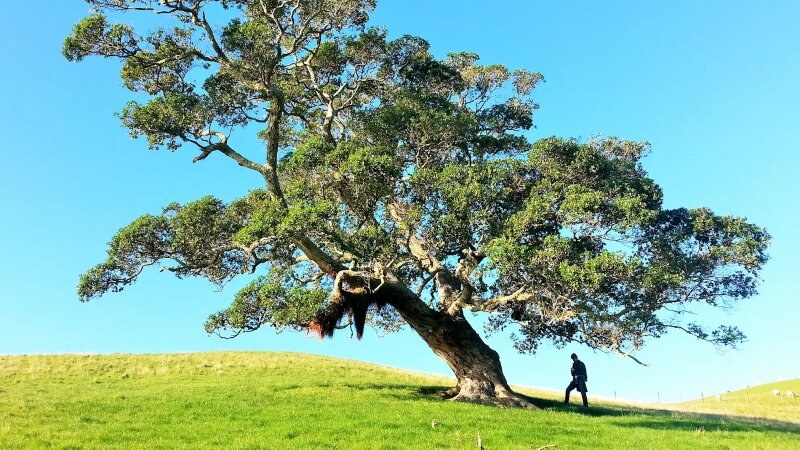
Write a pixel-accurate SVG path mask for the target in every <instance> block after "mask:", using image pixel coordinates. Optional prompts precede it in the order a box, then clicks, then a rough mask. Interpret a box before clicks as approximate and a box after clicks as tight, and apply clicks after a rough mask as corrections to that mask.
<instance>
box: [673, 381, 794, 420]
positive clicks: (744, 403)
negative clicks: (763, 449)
mask: <svg viewBox="0 0 800 450" xmlns="http://www.w3.org/2000/svg"><path fill="white" fill-rule="evenodd" d="M775 389H777V390H780V391H781V394H782V395H781V396H780V397H776V396H774V395H773V394H772V391H773V390H775ZM786 391H793V392H795V393H796V394H800V378H798V379H794V380H789V381H781V382H779V383H770V384H763V385H760V386H754V387H751V388H749V389H743V390H741V391H734V392H726V393H723V394H720V395H719V397H717V395H712V396H710V397H708V398H705V399H701V400H694V401H691V402H686V403H681V404H679V405H675V406H677V408H680V409H681V410H684V411H696V412H703V413H712V414H730V415H736V416H750V417H761V418H767V419H775V420H783V421H788V422H798V423H800V400H798V399H796V398H795V399H790V398H787V397H786V396H785V394H786Z"/></svg>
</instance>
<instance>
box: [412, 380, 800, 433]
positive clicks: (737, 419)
mask: <svg viewBox="0 0 800 450" xmlns="http://www.w3.org/2000/svg"><path fill="white" fill-rule="evenodd" d="M445 389H446V387H445V386H423V387H415V388H414V389H413V391H412V392H411V395H412V397H415V398H418V399H425V400H430V401H433V400H439V399H440V398H441V397H440V396H439V394H441V392H442V391H443V390H445ZM517 394H518V395H519V396H520V397H523V398H524V399H526V400H528V401H529V402H531V403H533V404H534V405H536V406H537V407H539V408H541V409H544V410H551V411H561V412H569V413H573V414H580V415H583V416H587V417H626V419H625V420H620V421H615V423H616V425H618V426H620V427H628V428H651V429H658V430H676V431H695V432H705V431H716V430H723V431H731V432H749V431H755V432H764V431H776V432H783V433H787V432H788V433H791V434H797V435H800V424H797V423H793V422H785V421H780V420H773V419H762V418H754V417H746V416H731V415H721V414H707V413H697V412H688V411H671V410H666V409H653V408H640V407H636V406H592V405H590V407H589V408H584V407H583V406H582V405H581V404H580V403H571V404H569V405H565V404H564V403H563V402H561V401H560V400H553V399H544V398H537V397H531V396H528V395H524V394H520V393H517ZM398 397H400V396H398ZM406 398H408V396H406ZM486 407H487V408H495V406H492V405H486ZM631 416H639V417H638V418H633V417H631Z"/></svg>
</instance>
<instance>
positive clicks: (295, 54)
mask: <svg viewBox="0 0 800 450" xmlns="http://www.w3.org/2000/svg"><path fill="white" fill-rule="evenodd" d="M89 3H90V5H92V7H93V13H92V14H91V15H89V16H88V17H87V18H85V19H83V20H82V21H80V22H79V23H78V24H77V25H76V26H75V28H74V30H73V32H72V34H71V35H70V36H68V37H67V39H66V40H65V43H64V55H65V57H66V58H67V59H69V60H71V61H80V60H82V59H83V58H84V57H86V56H89V55H99V56H104V57H116V58H119V59H121V60H122V61H123V63H122V67H121V78H122V81H123V85H124V86H125V87H126V88H128V89H130V90H132V91H135V92H136V93H137V95H144V96H146V97H147V98H146V99H143V100H138V101H134V102H130V103H128V105H127V106H126V107H125V108H124V109H123V111H122V112H121V114H120V118H121V120H122V123H123V125H124V126H125V127H126V128H127V129H128V130H129V131H130V133H131V135H132V136H133V137H143V138H145V139H146V140H147V142H148V145H149V147H150V148H152V149H155V148H161V147H165V148H167V149H169V150H176V149H178V148H181V147H182V146H186V147H196V149H197V150H198V151H199V152H200V153H199V155H198V156H197V157H195V158H194V161H195V162H198V161H202V160H204V159H205V158H206V157H207V156H209V155H210V154H211V153H215V152H217V153H222V154H223V155H225V156H226V157H228V158H230V159H232V160H233V161H234V162H236V163H237V164H238V165H239V166H242V167H244V168H246V169H249V170H252V171H255V172H257V173H258V174H259V176H261V177H262V178H263V180H264V185H263V186H262V187H263V189H256V190H253V191H252V192H250V194H249V195H247V196H246V197H243V198H241V199H237V200H234V201H233V202H231V203H230V204H225V203H223V202H221V201H220V200H217V199H213V198H211V197H205V198H203V199H200V200H198V201H196V202H190V203H187V204H184V205H178V204H173V205H170V206H168V207H167V208H166V209H165V210H164V211H163V213H162V214H161V215H160V216H149V215H148V216H143V217H142V218H140V219H137V221H135V222H134V223H132V224H131V225H129V226H128V227H125V228H123V229H122V230H120V232H119V233H118V235H117V236H115V237H114V238H113V240H112V242H111V243H110V245H109V254H108V258H107V260H106V261H105V262H103V263H101V264H99V265H98V266H96V267H94V268H92V269H91V270H89V271H88V272H87V273H86V274H84V275H83V276H82V277H81V281H80V284H79V288H78V292H79V295H80V297H81V299H83V300H88V299H91V298H94V297H97V296H99V295H102V294H103V293H105V292H108V291H119V290H121V289H122V288H124V287H125V286H127V285H129V284H130V283H132V282H133V281H134V280H135V279H136V277H137V276H138V274H139V273H140V272H141V271H142V269H143V268H144V267H147V266H151V265H162V264H163V268H164V269H165V270H167V271H170V272H173V273H174V274H176V275H177V276H180V277H182V276H201V277H205V278H207V279H209V280H210V281H212V282H214V283H218V284H222V283H224V282H225V281H226V280H229V279H230V278H232V277H235V276H238V275H242V274H263V273H264V270H266V272H267V273H268V274H270V275H267V276H262V278H258V279H257V281H256V282H255V283H254V284H252V285H251V286H250V287H249V288H247V289H245V290H244V291H242V292H241V293H240V294H239V295H237V296H236V298H235V300H234V303H233V305H232V306H231V308H230V309H228V310H226V311H225V312H223V313H220V314H218V315H215V316H213V320H211V322H210V323H211V325H210V326H209V329H210V330H217V329H226V330H228V331H231V332H233V333H236V331H237V330H239V331H250V330H252V329H255V328H258V327H259V326H261V325H262V324H271V325H273V326H277V327H286V326H288V327H297V326H301V324H302V321H303V320H307V319H308V318H309V317H311V316H312V315H310V312H311V310H313V308H314V307H315V305H316V307H317V308H318V309H319V311H322V310H323V309H324V308H326V307H327V306H329V303H330V302H329V300H330V299H327V300H325V299H324V298H323V297H324V296H323V295H322V294H321V292H322V289H323V288H324V289H328V290H329V291H330V290H331V289H333V287H334V286H333V285H332V283H333V278H334V277H335V276H336V272H341V270H342V269H344V268H346V267H347V268H350V267H352V269H353V270H354V271H356V272H358V273H360V274H362V276H363V277H365V278H370V277H374V279H373V281H375V280H378V279H380V280H383V279H384V278H385V276H386V275H387V274H391V275H392V277H393V279H396V280H397V282H398V283H401V284H403V285H405V287H408V288H409V289H411V290H413V291H419V292H420V293H421V294H420V295H423V296H425V299H424V301H425V302H426V303H427V304H429V305H431V306H433V307H434V308H439V309H440V310H442V311H447V312H449V313H451V314H452V313H453V311H456V314H457V312H458V311H460V310H461V309H464V308H467V309H472V310H476V311H488V312H491V313H492V315H491V317H490V319H489V322H488V329H489V331H493V330H499V329H503V328H505V327H507V326H508V325H510V324H513V325H514V330H515V331H514V333H515V339H516V340H515V343H516V345H517V347H518V348H519V349H520V350H522V351H534V350H535V349H536V348H537V346H538V345H539V344H540V342H542V341H543V340H547V339H550V340H552V341H554V342H555V343H556V344H557V345H560V344H565V343H567V342H580V343H584V344H586V345H589V346H590V347H592V348H596V349H603V350H609V351H615V352H621V353H629V352H631V351H635V350H637V349H639V348H640V347H641V346H642V345H643V343H644V342H645V340H646V339H647V338H651V337H658V336H660V335H663V334H664V333H665V332H667V331H668V330H670V329H677V330H681V331H684V332H687V333H689V334H691V335H693V336H696V337H698V338H699V339H703V340H707V341H710V342H713V343H715V344H718V345H723V346H733V345H736V344H737V343H738V342H741V341H742V340H743V339H744V335H743V334H742V333H741V332H740V331H739V330H738V329H736V328H735V327H727V326H723V327H721V328H718V329H717V330H716V331H708V330H707V329H706V328H705V326H701V325H700V324H694V323H685V321H684V320H683V316H684V315H685V314H686V313H687V312H689V311H690V306H691V304H693V303H701V304H707V305H713V306H719V305H727V304H729V303H731V302H733V301H736V300H739V299H743V298H747V297H751V296H753V295H754V294H755V293H756V286H757V282H758V273H759V271H760V269H761V268H762V266H763V265H764V263H765V262H766V261H767V256H766V248H767V246H768V244H769V235H768V234H767V233H766V232H765V231H764V230H763V229H762V228H760V227H758V226H756V225H753V224H751V223H749V222H748V221H747V220H746V219H744V218H737V217H726V216H718V215H715V214H714V213H713V212H712V211H710V210H708V209H705V208H696V209H684V208H676V209H671V210H670V209H664V208H663V205H662V199H663V195H662V192H661V189H660V187H659V186H658V185H657V184H656V183H655V182H654V181H653V180H652V179H651V178H650V177H649V175H648V174H647V173H646V172H645V171H644V169H643V167H642V165H641V162H640V161H641V159H642V158H643V157H644V156H646V154H647V153H648V152H649V150H650V147H649V144H648V143H646V142H632V141H625V140H621V139H618V138H614V137H610V138H597V139H591V140H589V141H579V140H577V139H564V138H558V137H551V138H545V139H540V140H538V141H536V142H534V143H530V142H529V141H528V139H527V137H526V135H525V132H526V131H527V130H529V129H531V128H532V127H533V126H534V120H533V113H534V112H535V111H536V109H537V108H538V105H537V104H536V103H535V102H534V101H533V100H532V98H531V94H532V93H533V91H534V89H535V87H536V86H537V85H538V84H539V83H540V82H542V81H543V77H542V75H541V74H539V73H536V72H530V71H526V70H512V69H511V68H508V67H505V66H503V65H500V64H489V65H481V64H480V63H479V61H480V59H479V57H478V55H476V54H474V53H469V52H460V53H451V54H449V55H448V56H447V57H446V58H443V59H438V58H436V57H435V56H434V55H432V54H431V52H430V46H429V44H428V43H427V42H426V41H425V40H424V39H421V38H418V37H413V36H402V37H400V38H397V39H394V40H390V39H389V38H388V36H389V34H388V33H387V32H386V30H383V29H379V28H366V26H365V25H366V23H367V19H368V14H369V13H370V12H371V11H372V9H373V8H374V7H375V2H374V1H373V0H298V1H297V2H282V1H277V0H265V1H260V2H251V1H244V0H225V1H217V2H213V1H181V2H149V1H142V0H90V1H89ZM213 4H216V5H217V6H221V7H222V8H225V9H228V11H227V12H226V13H224V14H213V13H212V11H214V10H213ZM142 11H149V12H151V13H155V14H158V15H160V16H162V17H164V18H168V19H171V20H172V21H173V22H176V23H173V25H174V26H172V27H171V28H168V27H164V28H157V29H153V30H151V31H148V32H147V33H144V34H142V33H141V32H142V27H141V26H136V27H134V26H132V25H127V23H128V22H126V24H125V25H122V24H114V23H113V21H114V20H115V19H116V18H117V17H118V13H120V12H132V13H133V12H136V13H139V12H142ZM206 12H209V14H208V15H207V14H206ZM216 12H219V11H216ZM95 13H97V14H95ZM126 17H134V15H133V14H131V15H130V16H126ZM244 133H249V134H250V135H251V137H252V138H253V139H252V140H251V142H252V144H254V145H249V146H248V145H247V144H245V145H244V149H245V150H241V151H239V150H237V149H236V148H234V147H235V146H237V145H240V143H241V142H242V141H243V139H240V135H241V134H244ZM234 134H235V135H236V136H235V139H234V138H233V135H234ZM259 141H260V142H259ZM257 146H264V147H265V150H266V152H265V153H266V155H265V157H264V158H263V160H261V161H258V160H251V159H249V158H250V157H251V156H252V155H254V154H258V153H259V152H256V151H253V148H256V147H257ZM442 273H444V274H446V276H438V275H439V274H442ZM432 275H436V276H432ZM433 278H435V280H433V281H431V280H432V279H433ZM276 280H281V282H285V283H288V284H287V285H286V286H285V287H284V288H281V289H288V290H286V291H285V292H284V291H278V290H276V289H278V287H277V285H276V283H277V281H276ZM379 283H380V282H379V281H376V282H375V285H376V286H377V285H378V284H379ZM428 283H434V284H436V286H430V285H429V284H428ZM442 283H445V284H448V285H447V286H442ZM367 286H368V287H369V286H370V284H369V283H367ZM348 287H349V286H348ZM429 287H430V288H429ZM295 289H296V290H295ZM423 292H424V294H422V293H423ZM428 292H430V294H428ZM448 292H450V293H452V295H451V294H448ZM337 295H338V294H337ZM456 296H458V297H456ZM378 297H380V295H377V294H376V295H375V296H374V298H372V300H371V301H372V303H370V304H371V305H378V304H385V303H387V301H386V299H383V298H378ZM418 300H423V299H418ZM359 307H360V308H362V309H361V311H362V312H363V305H361V306H359ZM451 307H452V308H451ZM340 309H341V308H340ZM345 309H346V308H345ZM345 309H341V311H345ZM380 314H384V315H383V316H381V317H382V318H381V319H380V320H384V319H385V320H384V322H385V323H384V324H385V325H386V326H385V328H386V329H396V328H397V327H396V326H395V325H396V324H397V322H396V321H395V320H396V319H397V317H396V316H392V314H391V313H383V312H382V313H380ZM359 317H361V316H359ZM334 319H335V320H340V319H341V320H344V317H343V316H340V317H335V318H334ZM392 321H395V322H394V325H392V323H391V322H392ZM334 325H335V324H334Z"/></svg>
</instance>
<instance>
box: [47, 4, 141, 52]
mask: <svg viewBox="0 0 800 450" xmlns="http://www.w3.org/2000/svg"><path fill="white" fill-rule="evenodd" d="M137 48H138V40H137V39H136V37H135V35H134V33H133V29H132V28H131V27H129V26H126V25H117V24H115V25H109V24H108V21H107V20H106V17H105V16H104V15H102V14H93V15H91V16H89V17H86V18H84V19H83V20H81V21H80V22H78V23H77V24H75V27H74V28H73V30H72V34H71V35H70V36H68V37H67V38H66V39H65V40H64V46H63V49H62V53H63V54H64V57H66V58H67V59H68V60H70V61H81V60H82V59H83V58H85V57H87V56H89V55H95V54H100V55H104V56H107V57H112V56H113V57H130V56H133V55H134V54H135V53H136V49H137Z"/></svg>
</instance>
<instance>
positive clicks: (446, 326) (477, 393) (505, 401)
mask: <svg viewBox="0 0 800 450" xmlns="http://www.w3.org/2000/svg"><path fill="white" fill-rule="evenodd" d="M389 289H391V291H392V293H391V294H392V295H390V297H391V299H390V300H389V304H390V305H391V306H393V307H394V308H395V309H396V310H397V312H398V313H399V314H400V316H401V317H402V318H403V319H404V320H405V321H406V322H407V323H408V324H409V325H410V326H411V328H413V329H414V331H416V332H417V334H419V335H420V337H421V338H422V339H423V340H424V341H425V343H427V344H428V346H429V347H430V348H431V350H433V352H434V353H435V354H436V355H438V356H439V357H440V358H442V359H443V360H444V361H445V362H446V363H447V365H448V366H450V369H452V370H453V373H454V374H455V376H456V379H457V380H458V384H457V385H456V387H454V388H452V389H450V390H449V391H447V392H446V393H445V395H446V396H447V397H449V398H452V399H453V400H459V401H468V402H477V403H490V404H496V405H499V406H521V407H526V408H535V406H534V405H533V404H531V403H530V402H529V401H527V400H526V399H524V398H523V397H520V396H519V395H517V394H515V393H514V392H513V391H512V390H511V388H510V387H509V386H508V382H507V381H506V377H505V375H503V368H502V366H501V364H500V356H499V355H498V354H497V352H496V351H494V350H492V349H491V348H490V347H489V346H488V345H486V343H485V342H483V340H482V339H481V337H480V335H478V333H477V332H476V331H475V329H474V328H472V325H470V324H469V322H467V320H466V319H465V318H464V316H463V315H461V314H458V315H456V316H450V315H448V314H445V313H443V312H439V311H436V310H433V309H431V308H430V307H428V305H426V304H425V302H423V301H422V300H421V299H420V298H419V297H418V296H417V295H415V294H414V293H413V292H411V291H410V290H409V289H408V288H407V287H405V286H403V285H402V284H400V283H397V284H395V283H391V287H390V288H389Z"/></svg>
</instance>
